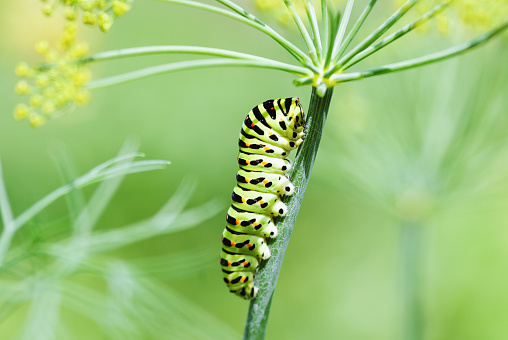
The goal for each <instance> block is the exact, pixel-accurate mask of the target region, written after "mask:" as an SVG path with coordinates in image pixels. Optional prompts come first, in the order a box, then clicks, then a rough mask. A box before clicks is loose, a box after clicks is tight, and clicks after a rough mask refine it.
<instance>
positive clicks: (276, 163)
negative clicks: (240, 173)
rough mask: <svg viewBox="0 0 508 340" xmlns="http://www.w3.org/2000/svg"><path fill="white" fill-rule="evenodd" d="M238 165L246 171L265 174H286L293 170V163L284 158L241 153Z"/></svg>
mask: <svg viewBox="0 0 508 340" xmlns="http://www.w3.org/2000/svg"><path fill="white" fill-rule="evenodd" d="M238 165H239V166H240V168H241V169H244V170H246V171H261V172H265V173H274V174H284V173H285V172H286V171H289V170H291V161H290V160H289V159H284V158H273V157H269V156H265V155H259V154H253V153H247V152H240V153H239V154H238Z"/></svg>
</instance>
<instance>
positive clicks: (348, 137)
mask: <svg viewBox="0 0 508 340" xmlns="http://www.w3.org/2000/svg"><path fill="white" fill-rule="evenodd" d="M383 6H385V7H383ZM392 10H393V7H392V4H388V3H386V4H381V5H380V8H379V9H378V10H376V11H374V12H373V17H372V18H371V19H370V21H371V23H372V24H371V26H370V27H374V26H373V25H375V24H379V23H380V22H381V20H382V19H383V18H385V17H386V16H387V15H388V14H389V13H390V11H392ZM260 16H262V14H260ZM0 19H1V20H0V49H1V51H2V53H1V55H0V68H1V74H2V78H1V80H0V89H1V93H2V98H3V100H1V101H0V112H1V113H2V114H1V115H0V155H1V157H2V165H3V168H4V177H5V181H6V183H7V189H8V193H9V196H10V199H11V204H12V206H13V210H14V213H15V215H16V214H19V213H20V212H22V211H23V210H25V209H26V208H28V207H29V206H30V205H31V204H33V203H34V202H35V201H37V200H38V199H40V198H41V197H42V196H44V195H45V194H47V193H48V192H50V191H51V190H53V189H54V188H56V187H58V186H59V185H60V184H61V179H60V176H59V174H58V171H57V168H56V166H55V164H54V162H53V161H52V158H51V150H53V149H54V148H55V147H59V146H61V145H62V144H64V145H65V146H66V148H67V149H68V150H69V152H70V154H72V155H73V157H74V159H75V162H76V167H77V169H78V173H79V174H82V173H85V172H86V171H88V170H89V169H90V168H92V167H93V166H95V165H97V164H99V163H101V162H103V161H105V160H107V159H109V158H111V157H113V156H114V155H116V154H117V152H118V150H119V149H120V147H121V145H122V144H123V142H124V141H125V140H126V138H127V137H135V138H137V139H138V140H139V142H140V148H139V149H140V151H142V152H144V153H146V156H147V158H148V159H168V160H170V161H171V162H172V164H171V165H170V166H169V167H167V168H166V169H165V170H159V171H154V172H148V173H142V174H136V175H131V176H129V177H127V179H126V180H125V182H124V183H123V185H122V187H121V188H120V190H119V192H118V193H117V194H116V196H115V198H114V200H113V202H112V203H111V205H110V206H109V207H108V209H107V211H106V213H105V215H104V216H103V217H102V218H101V220H100V221H99V226H98V229H99V230H100V229H108V228H111V227H112V226H120V225H124V224H128V223H130V222H133V221H136V220H139V219H142V218H147V217H149V216H152V215H153V214H154V213H155V212H156V211H157V210H158V209H159V208H160V207H161V206H162V205H163V204H164V202H165V201H166V200H167V199H168V198H169V197H170V196H171V195H172V194H173V193H174V192H175V190H176V188H177V187H178V185H179V184H180V182H181V181H182V179H183V178H189V177H190V178H191V179H195V180H196V181H197V183H198V189H197V191H196V192H195V194H194V195H193V196H192V200H191V203H190V206H196V205H199V204H201V203H204V202H207V201H209V200H211V199H219V202H220V203H221V206H222V210H220V211H219V212H218V214H217V215H215V217H213V218H211V219H209V220H207V221H206V223H203V224H201V225H198V226H196V227H195V228H192V229H190V230H188V231H183V232H180V233H176V234H170V235H167V236H161V237H156V238H152V239H149V240H146V241H143V242H139V243H136V244H135V245H132V246H129V247H126V248H122V249H121V250H119V251H116V252H114V253H112V254H109V255H110V256H111V257H115V258H119V259H122V260H124V261H126V263H129V262H130V261H131V260H133V259H139V258H144V261H146V264H147V266H148V265H149V261H150V258H157V257H159V256H164V255H167V254H173V253H178V252H180V251H182V250H189V251H193V250H194V249H195V250H196V252H201V251H203V252H204V254H205V255H206V258H205V259H204V260H203V265H201V266H200V267H199V268H197V269H195V270H191V271H189V272H187V273H182V274H181V275H166V276H164V275H161V276H160V277H157V275H155V276H154V277H155V279H156V280H158V282H161V283H162V284H161V285H160V286H159V287H161V289H166V288H167V289H168V290H169V289H171V290H173V289H174V291H175V292H176V293H178V294H180V296H182V299H181V300H179V301H180V303H189V305H192V306H193V307H192V308H196V310H198V309H199V310H201V311H204V312H206V313H208V314H210V315H211V318H212V320H215V321H213V322H216V324H217V325H219V326H218V327H224V328H225V329H231V332H229V330H228V331H227V332H229V333H227V332H226V333H227V334H233V335H231V338H235V335H234V332H236V333H237V334H238V335H237V336H236V337H237V338H239V337H240V334H241V333H242V330H243V325H244V322H245V317H246V312H247V309H248V303H247V302H245V301H242V300H240V299H238V298H237V297H235V296H234V295H232V294H229V293H228V292H227V289H226V287H225V285H224V283H223V282H222V275H221V272H220V268H219V265H218V263H217V262H218V254H219V248H220V236H221V233H222V230H223V228H224V213H225V211H226V210H227V207H228V204H229V197H230V192H231V190H232V188H233V186H234V185H235V177H234V175H235V172H236V169H237V164H236V153H237V144H236V140H237V138H238V132H239V129H240V124H241V122H242V120H243V118H244V116H245V115H246V114H247V112H248V111H249V109H250V108H251V107H253V106H254V105H257V104H258V103H260V102H262V101H264V100H266V99H269V98H276V97H286V96H298V97H300V98H301V101H302V103H303V104H304V105H305V106H306V105H307V104H308V102H309V97H310V88H308V87H303V88H295V87H294V86H293V85H292V83H291V81H292V79H293V78H292V76H290V75H287V74H284V73H281V72H276V71H268V70H259V69H237V68H234V69H233V68H232V69H210V70H198V71H187V72H179V73H173V74H169V75H164V76H158V77H154V78H149V79H144V80H140V81H137V82H133V83H129V84H124V85H119V86H116V87H112V88H105V89H101V90H97V91H94V92H93V93H92V101H91V102H90V104H89V105H87V106H85V107H83V108H78V109H77V110H75V111H74V112H73V113H71V114H67V115H65V116H62V117H60V118H58V119H55V120H54V121H50V122H49V123H48V124H46V125H45V126H42V127H40V128H37V129H31V128H30V127H28V125H27V124H25V123H26V122H17V121H15V120H14V119H13V117H12V110H13V107H14V106H15V104H16V103H18V102H19V101H20V98H19V97H17V96H16V95H15V94H14V91H13V87H14V84H15V82H16V76H15V75H14V66H15V64H16V63H17V62H18V61H27V62H31V63H33V62H36V61H37V60H38V59H37V56H36V55H35V53H34V52H33V46H34V44H35V42H36V41H38V40H40V39H48V40H50V41H55V40H56V38H57V36H58V34H59V33H60V30H61V27H62V22H61V21H60V20H59V15H58V14H57V15H55V16H53V17H52V18H50V19H48V18H45V17H43V16H42V14H41V13H40V3H39V2H38V1H35V0H21V1H2V2H1V3H0ZM267 21H268V22H269V23H270V19H268V20H267ZM273 22H275V20H273ZM281 30H282V31H283V32H284V34H285V35H288V36H291V35H293V37H294V38H295V37H296V33H295V32H293V31H292V30H291V29H290V28H286V27H282V28H281ZM81 34H82V35H81V37H82V38H83V39H86V40H87V41H89V43H90V45H91V53H95V52H100V51H105V50H112V49H117V48H124V47H134V46H145V45H163V44H168V45H169V44H171V45H198V46H210V47H218V48H227V49H231V50H236V51H242V52H246V53H252V54H258V55H262V56H267V57H272V58H274V59H278V60H282V61H288V62H290V61H291V60H290V59H289V58H288V56H287V55H286V53H285V51H284V50H282V48H279V47H278V46H277V45H276V44H275V43H274V42H273V41H271V40H270V39H269V38H267V37H266V36H264V35H262V34H260V33H259V32H257V31H255V30H253V29H250V28H249V27H247V26H245V25H241V24H239V23H236V22H233V21H232V20H228V19H224V18H222V17H219V16H216V15H212V14H209V13H206V12H202V11H197V10H193V9H189V8H182V7H178V6H176V5H170V4H165V3H159V2H152V1H141V0H139V1H136V2H135V4H134V7H133V10H132V11H131V12H129V13H128V14H127V15H126V16H125V17H123V18H121V19H119V20H118V21H117V22H115V24H114V26H113V28H112V30H111V32H109V33H108V34H102V33H100V32H99V31H98V30H97V29H95V28H94V29H90V28H84V29H82V30H81ZM471 34H472V33H471V32H469V31H465V30H461V29H459V28H455V29H452V30H451V31H450V32H449V33H448V35H446V36H441V35H439V34H437V33H436V32H435V30H433V29H430V30H428V31H422V32H419V33H416V34H411V36H409V37H406V38H404V40H403V41H400V42H397V43H396V45H394V46H391V47H389V48H387V51H383V52H382V53H380V55H379V56H378V57H376V58H373V59H372V60H371V61H370V62H368V63H367V65H368V64H369V63H371V64H372V65H379V64H380V63H386V62H392V61H398V60H402V59H403V58H407V57H411V56H419V55H422V54H424V53H428V52H431V51H436V50H439V49H442V48H444V47H446V46H450V45H451V44H454V43H458V42H461V41H464V40H465V39H466V38H467V37H470V36H471ZM294 38H293V39H292V40H296V39H294ZM185 58H187V57H185V56H158V57H148V58H147V57H145V58H139V59H129V60H121V61H115V62H108V63H102V64H98V65H93V66H92V71H93V75H94V78H100V77H104V76H107V75H114V74H118V73H120V72H125V71H128V70H134V69H137V68H139V67H144V66H150V65H156V64H159V63H165V62H169V61H173V60H184V59H185ZM507 60H508V48H507V47H506V36H505V37H502V38H500V39H497V40H496V41H495V42H493V43H489V44H488V46H485V47H482V48H480V49H478V50H476V51H474V52H472V53H470V54H468V55H466V56H462V57H460V58H458V59H454V60H451V61H446V62H444V63H442V64H439V65H433V66H427V67H425V68H423V69H420V70H411V71H407V72H404V73H401V74H395V75H388V76H381V77H376V78H373V79H368V80H365V81H360V82H356V83H351V84H344V85H341V86H338V87H336V88H335V90H334V98H333V101H332V104H331V107H330V113H329V117H328V122H327V126H326V127H325V133H324V136H323V140H322V144H321V145H322V146H321V149H320V152H319V154H318V157H317V161H316V164H315V168H314V171H313V174H312V179H311V181H310V185H309V187H308V190H307V193H306V197H305V200H304V204H303V206H302V208H301V211H300V214H299V218H298V222H297V224H296V226H295V229H294V233H293V235H292V240H291V243H290V246H289V248H288V251H287V253H286V257H285V261H284V266H283V269H282V271H281V274H280V277H279V281H278V286H277V290H276V295H275V298H274V301H273V305H272V310H271V313H270V322H269V326H268V333H267V339H310V338H315V339H357V340H359V339H378V340H383V339H387V340H388V339H397V338H400V337H401V336H402V329H403V323H404V321H403V320H404V318H403V317H402V314H403V312H402V309H401V305H402V302H401V290H402V288H401V287H402V286H401V272H400V267H401V266H400V264H401V262H402V261H401V240H402V236H401V234H402V233H401V224H402V222H401V221H403V220H405V219H406V218H417V219H419V221H421V223H420V224H421V228H423V236H422V237H423V250H422V277H421V279H420V280H419V282H420V285H421V289H422V292H421V299H422V304H423V311H424V320H425V337H424V338H425V339H436V340H437V339H443V340H445V339H446V340H448V339H462V340H466V339H475V340H477V339H489V340H490V339H492V340H493V339H506V334H508V325H507V324H506V315H508V290H507V289H506V287H507V286H508V271H507V270H506V269H507V268H508V249H507V248H508V247H507V245H508V228H506V224H507V222H506V221H507V217H508V214H507V213H506V205H507V203H508V197H507V196H506V193H507V191H506V188H507V184H508V182H507V179H508V178H507V176H506V173H507V170H508V166H506V165H507V163H508V160H507V155H508V147H507V145H508V144H506V142H507V138H506V137H505V136H504V135H505V134H506V131H507V130H508V129H507V128H508V121H507V117H506V116H507V115H506V114H507V113H508V99H507V97H508V96H507V91H508V82H507V79H508V67H507V63H506V61H507ZM363 65H365V64H363ZM457 127H460V129H459V128H457ZM85 192H88V193H89V191H85ZM422 202H423V203H422ZM66 214H67V212H66V207H65V204H64V203H63V202H60V201H58V202H57V203H56V204H54V205H52V206H51V207H50V208H49V209H47V210H45V211H44V212H43V213H42V214H41V215H40V216H39V219H40V220H41V221H43V222H50V221H53V220H58V219H60V218H62V217H65V215H66ZM407 216H409V217H407ZM415 216H416V217H415ZM32 227H33V226H32ZM208 259H209V260H208ZM141 267H142V266H141ZM76 281H77V282H80V284H83V285H85V286H86V285H87V280H86V278H85V279H83V281H80V278H79V277H78V278H77V279H76ZM90 285H92V286H93V285H94V284H90ZM164 287H165V288H164ZM176 293H175V294H176ZM26 313H27V311H26V306H21V307H20V308H19V309H17V310H15V311H14V312H13V313H12V315H8V316H4V319H3V322H2V323H1V324H0V338H2V339H11V338H13V339H14V338H16V336H18V335H19V332H20V329H21V328H22V327H24V324H23V322H24V320H25V318H26ZM66 313H68V312H66V306H62V310H61V317H62V323H65V328H67V331H68V333H67V334H70V336H69V337H65V336H62V335H57V336H56V338H57V339H71V338H72V339H109V338H111V336H107V335H104V334H106V333H104V331H102V330H100V328H99V327H98V326H97V325H96V324H94V323H93V322H91V321H90V318H87V317H86V316H82V315H73V316H72V315H71V316H66ZM97 313H101V311H97ZM140 322H143V320H142V316H140ZM186 322H192V320H187V321H186ZM196 327H198V328H199V327H200V325H199V324H196ZM205 331H206V329H205ZM226 333H225V334H226ZM58 334H63V333H58ZM78 334H81V335H78ZM209 336H210V337H211V338H213V335H209ZM42 338H43V337H41V339H42ZM138 338H139V337H138ZM141 338H146V339H149V338H156V339H180V338H182V339H187V338H188V339H194V338H198V339H199V338H200V337H199V336H196V335H192V334H189V335H188V336H185V335H183V334H179V335H175V334H171V333H169V334H168V333H167V332H166V331H164V332H161V333H160V334H158V335H156V336H155V335H153V334H152V335H150V337H148V336H146V337H141ZM203 338H205V337H203ZM224 338H226V336H225V335H224Z"/></svg>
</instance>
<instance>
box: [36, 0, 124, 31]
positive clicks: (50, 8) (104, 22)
mask: <svg viewBox="0 0 508 340" xmlns="http://www.w3.org/2000/svg"><path fill="white" fill-rule="evenodd" d="M41 1H42V2H43V3H44V5H43V7H42V12H43V13H44V14H45V15H52V14H53V13H54V12H55V11H56V10H57V9H58V7H64V16H65V18H66V19H67V20H68V21H71V22H72V21H75V20H77V18H78V17H79V16H80V14H81V20H82V21H83V23H85V24H87V25H97V26H98V27H99V28H100V29H101V31H103V32H107V31H109V29H110V28H111V26H112V25H113V22H114V21H115V19H116V18H118V17H120V16H122V15H124V14H125V13H126V12H128V11H129V10H130V9H131V7H132V2H133V0H41Z"/></svg>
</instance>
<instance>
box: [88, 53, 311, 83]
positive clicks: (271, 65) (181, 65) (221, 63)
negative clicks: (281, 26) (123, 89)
mask: <svg viewBox="0 0 508 340" xmlns="http://www.w3.org/2000/svg"><path fill="white" fill-rule="evenodd" d="M231 66H236V67H238V66H244V67H257V68H268V69H276V70H282V71H286V72H289V73H292V74H296V75H299V76H303V75H305V76H308V75H309V73H310V72H309V71H308V70H307V69H305V68H303V67H299V66H294V65H289V64H285V63H280V62H276V61H272V62H268V61H259V60H245V59H238V60H232V59H202V60H190V61H181V62H174V63H169V64H163V65H157V66H152V67H147V68H143V69H140V70H136V71H132V72H128V73H123V74H119V75H116V76H112V77H108V78H103V79H97V80H93V81H91V82H89V83H88V84H87V85H86V88H87V89H96V88H100V87H106V86H112V85H117V84H122V83H127V82H129V81H133V80H138V79H142V78H146V77H150V76H155V75H159V74H164V73H170V72H175V71H182V70H190V69H201V68H207V67H231Z"/></svg>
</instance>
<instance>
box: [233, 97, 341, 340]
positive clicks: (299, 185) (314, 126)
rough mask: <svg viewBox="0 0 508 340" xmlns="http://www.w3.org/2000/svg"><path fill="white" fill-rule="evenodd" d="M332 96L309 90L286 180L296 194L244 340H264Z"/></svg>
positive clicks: (264, 268)
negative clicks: (303, 129) (302, 134)
mask: <svg viewBox="0 0 508 340" xmlns="http://www.w3.org/2000/svg"><path fill="white" fill-rule="evenodd" d="M332 93H333V89H328V90H327V91H326V93H325V95H324V96H323V97H320V96H319V95H318V93H317V89H316V88H315V87H313V88H312V96H311V99H310V104H309V110H308V112H307V116H306V121H307V134H306V138H305V142H304V143H303V144H302V145H301V146H300V148H299V149H298V153H297V154H296V158H295V161H294V163H293V169H292V171H291V173H290V175H289V179H290V180H291V182H292V183H293V184H294V186H295V192H294V193H293V195H292V196H290V197H289V198H288V199H287V200H285V202H286V204H287V207H288V213H287V215H286V216H285V217H283V218H281V219H280V220H279V221H278V223H277V225H278V230H279V235H278V236H277V238H276V239H275V241H274V242H273V243H271V244H270V249H271V251H272V257H271V258H270V259H269V260H268V261H267V262H265V263H263V264H262V265H261V269H260V270H259V272H258V274H257V275H256V281H255V283H256V285H257V286H258V287H259V292H258V295H257V297H256V298H255V299H254V300H252V301H251V303H250V306H249V312H248V315H247V321H246V323H245V331H244V336H243V338H244V340H262V339H264V338H265V333H266V327H267V324H268V315H269V313H270V307H271V304H272V299H273V294H274V292H275V286H276V285H277V278H278V277H279V272H280V269H281V266H282V261H283V259H284V254H285V252H286V248H287V246H288V243H289V238H290V237H291V232H292V231H293V227H294V224H295V222H296V217H297V215H298V211H299V210H300V206H301V204H302V200H303V196H304V194H305V190H306V188H307V183H308V182H309V178H310V173H311V171H312V166H313V165H314V159H315V158H316V154H317V151H318V149H319V142H320V141H321V135H322V132H323V127H324V124H325V121H326V116H327V114H328V108H329V107H330V101H331V98H332Z"/></svg>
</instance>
